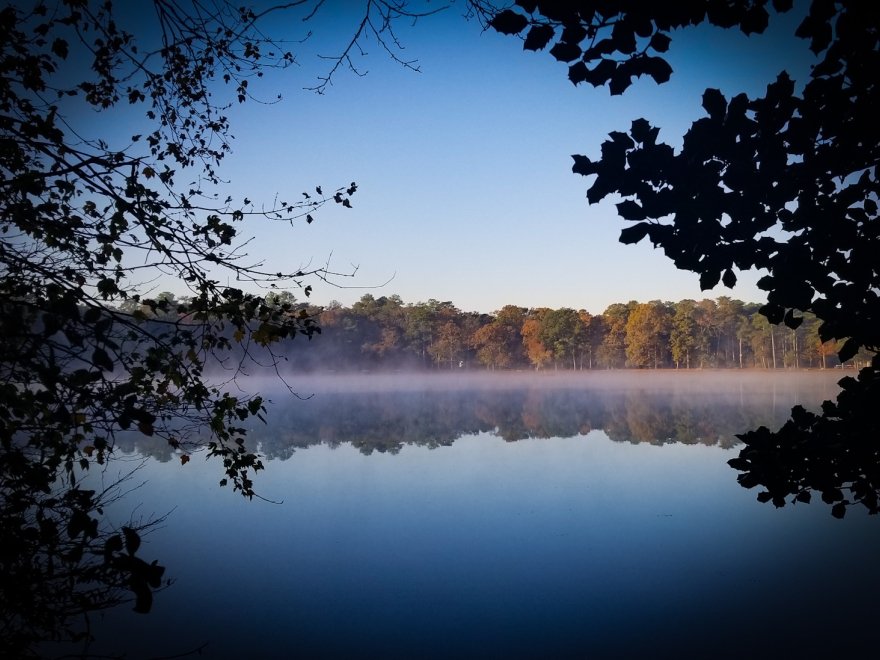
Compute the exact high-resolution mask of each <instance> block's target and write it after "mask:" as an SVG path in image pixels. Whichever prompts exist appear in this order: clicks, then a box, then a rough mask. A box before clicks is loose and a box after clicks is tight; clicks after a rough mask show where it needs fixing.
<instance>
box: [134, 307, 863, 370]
mask: <svg viewBox="0 0 880 660" xmlns="http://www.w3.org/2000/svg"><path fill="white" fill-rule="evenodd" d="M159 299H161V300H162V301H163V302H165V303H166V305H163V309H162V310H155V309H152V310H145V312H146V314H147V316H149V317H153V318H154V319H156V320H157V321H163V320H164V321H165V322H168V321H173V322H175V323H177V322H180V321H185V319H186V318H187V316H188V313H187V310H188V307H187V301H186V300H177V299H175V298H174V296H173V295H172V294H167V293H166V294H160V296H159ZM267 302H268V303H269V304H271V305H277V306H278V307H279V308H283V309H284V310H285V313H287V314H291V315H297V316H299V317H301V318H309V319H314V321H316V323H317V324H318V326H319V327H320V333H316V334H315V335H313V336H312V338H311V341H309V342H308V344H306V343H305V342H303V341H301V340H298V341H293V338H291V339H289V340H287V341H283V342H281V343H280V344H273V345H272V346H271V357H272V358H274V359H275V360H278V361H284V362H286V363H287V365H286V366H288V367H289V368H291V369H292V370H295V371H332V370H337V371H361V370H383V369H387V370H392V369H425V370H430V369H434V370H456V369H463V368H467V369H488V370H504V369H520V370H522V369H536V370H541V369H553V370H589V369H624V368H631V369H669V368H674V369H706V368H735V369H746V368H757V369H798V368H813V369H815V368H822V369H824V368H831V367H837V366H841V363H840V361H839V359H838V357H837V353H838V351H839V348H840V345H839V344H840V342H838V341H835V340H830V341H822V339H821V337H820V335H819V326H820V323H819V321H818V320H817V319H816V317H815V316H813V315H812V314H810V313H806V314H805V315H804V322H803V323H802V324H801V325H799V326H798V327H797V328H788V327H785V326H781V325H780V326H777V325H773V324H771V323H769V322H768V320H767V317H766V316H764V315H763V314H761V313H760V312H759V308H760V305H759V304H757V303H747V302H743V301H741V300H735V299H732V298H729V297H727V296H720V297H719V298H717V299H714V300H713V299H708V298H707V299H703V300H699V301H697V300H691V299H685V300H680V301H678V302H663V301H659V300H654V301H650V302H637V301H634V300H633V301H630V302H627V303H614V304H612V305H609V306H608V307H607V308H606V309H605V310H604V311H603V312H602V313H601V314H593V313H590V312H588V311H587V310H585V309H579V310H575V309H572V308H568V307H562V308H558V309H552V308H549V307H535V308H526V307H519V306H516V305H505V306H504V307H502V308H501V309H500V310H498V311H496V312H495V313H493V314H482V313H479V312H465V311H462V310H461V309H459V308H458V307H456V306H455V305H454V304H453V303H452V302H451V301H443V302H441V301H438V300H434V299H430V300H428V301H427V302H416V303H406V302H404V301H403V300H402V299H401V297H400V296H398V295H391V296H380V297H375V296H373V295H372V294H365V295H364V296H362V297H361V299H360V300H358V301H357V302H355V303H354V304H352V305H351V306H348V307H346V306H344V305H342V304H341V303H338V302H331V303H330V304H328V305H326V306H323V307H319V306H315V305H313V304H311V303H306V302H297V301H296V299H295V297H294V296H293V295H292V294H291V293H290V292H281V293H272V294H270V295H269V296H268V297H267ZM129 311H134V310H129ZM264 350H265V351H269V350H270V348H269V347H266V348H265V349H264ZM862 353H864V354H862ZM862 353H860V354H858V355H856V356H855V358H853V359H852V360H850V361H849V362H847V363H845V365H843V366H850V365H851V366H854V367H855V366H859V365H860V363H864V362H866V361H867V360H869V359H870V357H869V356H868V355H867V353H866V352H864V351H863V352H862ZM262 357H265V356H262ZM257 361H258V362H259V361H261V357H260V356H258V357H257ZM279 364H280V362H279Z"/></svg>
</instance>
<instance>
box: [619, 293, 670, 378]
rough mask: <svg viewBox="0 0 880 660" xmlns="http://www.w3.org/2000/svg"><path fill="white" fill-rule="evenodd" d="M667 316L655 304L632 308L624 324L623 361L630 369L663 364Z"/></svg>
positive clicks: (656, 302) (662, 308) (664, 308)
mask: <svg viewBox="0 0 880 660" xmlns="http://www.w3.org/2000/svg"><path fill="white" fill-rule="evenodd" d="M669 334H670V317H669V312H668V310H667V309H666V306H665V305H664V304H663V303H661V302H659V301H654V302H649V303H642V304H639V305H636V306H635V308H634V309H633V310H632V312H630V314H629V317H628V318H627V321H626V339H625V341H626V359H627V361H628V362H629V364H630V365H631V366H633V367H649V368H652V369H657V368H658V367H661V366H663V365H664V363H665V362H666V355H667V353H668V347H669Z"/></svg>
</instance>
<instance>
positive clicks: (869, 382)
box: [472, 0, 880, 516]
mask: <svg viewBox="0 0 880 660" xmlns="http://www.w3.org/2000/svg"><path fill="white" fill-rule="evenodd" d="M472 4H473V5H474V6H475V7H476V10H477V12H478V13H479V14H480V16H481V17H482V18H483V19H484V20H485V22H486V24H487V25H489V26H491V27H492V28H494V29H495V30H497V31H499V32H501V33H504V34H510V35H520V34H524V41H523V47H524V48H525V49H526V50H534V51H538V50H544V49H547V50H548V52H549V53H550V54H551V55H552V56H553V57H554V58H555V59H557V60H558V61H560V62H563V63H565V65H566V67H567V74H568V78H569V80H570V81H571V82H572V83H574V84H575V85H578V84H581V83H588V84H590V85H592V86H593V87H603V86H606V85H607V88H608V90H609V92H610V93H611V94H621V93H623V92H625V91H626V89H627V88H628V87H629V86H630V85H631V84H632V83H633V81H634V79H635V78H637V77H641V76H649V77H651V78H653V80H654V82H656V83H658V84H663V83H665V82H666V81H668V80H669V78H670V76H671V75H672V73H673V70H672V67H671V66H670V64H669V61H668V60H667V58H666V55H665V54H666V53H667V51H669V50H670V48H672V47H674V46H673V35H674V31H675V30H681V29H688V28H692V27H694V26H699V25H703V24H708V25H709V26H714V27H716V28H720V29H737V30H740V31H742V32H743V33H744V34H747V35H750V34H756V33H761V32H763V31H764V30H765V29H766V28H767V26H768V24H769V22H770V20H771V19H773V18H774V16H773V15H772V14H771V11H772V12H773V13H774V14H775V13H781V12H786V11H789V10H791V8H792V4H793V3H792V0H772V2H770V1H768V0H733V1H727V0H697V1H695V2H688V3H650V4H646V3H627V2H595V1H592V0H582V1H579V2H570V3H559V2H555V1H551V0H517V2H516V4H515V5H514V6H512V7H496V6H495V5H493V4H492V3H491V2H484V1H482V0H473V2H472ZM792 36H793V41H798V40H799V41H800V47H801V48H803V49H804V50H805V51H806V50H809V51H810V52H811V53H812V55H813V57H814V64H813V66H812V67H811V69H810V73H809V75H808V77H807V78H806V79H804V80H801V81H795V80H793V79H792V77H791V75H790V74H789V73H788V72H786V71H781V72H779V74H778V76H777V77H776V79H775V80H772V81H768V85H767V88H766V92H765V93H764V94H763V95H759V96H757V97H754V98H750V97H749V96H748V95H746V94H734V95H730V96H725V95H724V94H722V92H721V91H720V90H718V89H714V88H709V89H706V90H705V92H704V93H703V96H702V99H701V105H702V108H703V110H704V112H705V115H704V116H703V117H702V118H700V119H698V120H697V121H696V122H694V124H693V125H692V126H691V128H690V130H689V131H688V132H687V133H686V134H685V135H684V139H683V144H682V147H681V148H680V149H679V150H678V152H676V150H675V149H674V148H673V147H672V146H670V145H668V144H664V143H662V142H658V136H659V128H658V127H656V126H653V125H652V124H651V122H650V121H649V120H647V119H644V118H642V119H637V120H635V121H633V122H632V124H631V125H630V126H629V127H628V128H624V129H623V130H619V131H614V132H612V133H610V134H609V137H608V139H607V140H606V141H605V142H603V144H602V145H601V153H600V156H599V158H593V157H590V156H585V155H576V156H574V166H573V170H574V172H575V173H577V174H581V175H584V176H586V177H590V180H591V181H590V184H589V187H588V190H587V198H588V201H589V202H590V203H597V202H599V201H601V200H602V199H604V198H606V197H607V196H609V195H620V197H621V201H619V202H618V203H617V210H618V214H619V215H620V216H621V218H622V219H623V220H625V221H627V222H629V223H632V224H631V225H629V226H627V227H626V228H625V229H623V231H622V232H621V237H620V240H621V241H622V242H623V243H637V242H639V241H641V240H643V239H645V238H647V239H648V240H649V241H651V242H652V243H653V244H654V245H655V246H656V247H659V248H661V249H663V250H664V252H665V253H666V255H667V256H668V257H669V258H670V259H671V260H672V261H673V263H674V264H675V265H676V267H678V268H681V269H685V270H690V271H693V272H694V273H696V274H697V275H698V276H699V280H700V285H701V287H702V288H703V289H711V288H713V287H715V286H716V285H717V284H718V283H719V282H721V283H723V284H724V285H726V286H728V287H731V286H733V285H734V284H735V283H736V280H737V274H736V273H737V271H742V270H748V269H751V268H763V269H766V271H767V275H766V276H764V277H763V278H762V279H761V280H760V281H759V286H760V287H761V288H762V289H763V290H765V291H766V292H767V303H766V304H765V305H764V306H763V307H762V309H761V313H762V314H764V315H765V316H766V317H767V319H768V320H769V321H770V322H771V323H772V324H774V325H777V324H780V323H784V324H785V325H786V326H787V327H788V328H791V329H795V328H797V327H798V326H799V325H800V324H801V323H802V322H803V316H802V315H801V313H802V312H807V311H811V312H813V313H814V314H815V315H816V317H817V318H818V319H819V321H820V328H819V334H820V339H821V340H822V341H823V342H825V341H830V340H840V341H842V342H843V343H842V346H841V348H840V351H839V354H838V355H839V358H840V360H841V361H843V362H846V361H847V360H849V359H851V358H853V357H854V356H856V355H857V354H858V353H859V351H860V350H862V349H865V350H866V351H868V353H869V354H870V355H872V356H873V357H872V360H871V364H870V365H869V366H867V367H865V368H864V369H863V370H862V371H861V372H860V373H859V375H858V379H845V380H844V381H841V385H842V387H843V391H842V392H841V394H840V396H839V397H838V399H837V401H836V402H828V403H827V404H826V405H825V406H824V407H823V409H822V412H821V414H818V415H817V414H814V413H807V412H806V411H803V409H800V408H796V409H794V410H793V411H792V413H793V415H792V419H791V420H790V422H789V423H788V424H786V426H785V427H784V428H783V429H781V430H780V431H779V432H778V433H771V432H769V431H767V430H766V429H760V430H758V431H756V432H754V433H749V434H745V435H743V436H742V439H743V440H744V442H745V443H746V444H747V447H746V449H744V450H743V451H742V453H741V456H740V458H739V459H736V460H734V461H731V464H732V465H733V466H734V467H736V468H737V469H739V470H742V471H743V472H744V473H743V474H742V475H741V476H740V483H742V484H743V485H744V486H746V487H753V486H757V485H761V486H762V487H763V490H762V491H761V493H760V495H759V498H760V499H762V500H763V501H772V502H773V503H774V504H775V505H776V506H783V505H784V504H785V503H786V501H789V502H793V501H809V499H810V497H811V493H812V492H821V493H822V497H823V499H824V500H825V501H826V502H828V503H830V504H832V505H833V509H832V512H833V513H834V515H836V516H843V515H844V514H845V511H846V508H847V506H848V505H850V504H853V503H856V502H859V503H861V504H863V505H864V506H865V507H867V508H868V509H869V510H870V511H871V512H872V513H876V512H878V511H880V474H878V473H877V468H876V466H877V465H878V464H880V440H878V438H880V417H878V416H877V414H876V412H875V411H876V410H877V409H878V407H880V387H878V382H880V357H878V354H877V351H878V349H880V293H878V292H880V270H878V269H877V268H876V266H875V264H876V260H877V257H876V255H877V254H878V253H880V223H878V220H877V210H878V198H880V181H878V178H877V176H878V174H877V162H878V158H880V123H878V122H877V121H876V108H877V107H878V105H880V85H878V83H877V76H876V71H877V69H878V67H880V8H878V6H877V5H876V4H875V3H867V2H859V3H856V2H834V1H833V0H813V1H812V2H811V3H810V5H809V10H808V12H807V14H806V16H805V17H804V18H803V20H802V21H801V22H800V24H799V25H798V27H797V28H796V30H795V33H794V35H792ZM695 65H696V63H695ZM685 66H687V65H685ZM700 66H701V64H700ZM772 337H773V335H772V334H771V338H772ZM829 447H835V448H837V449H836V453H835V454H834V456H833V457H831V456H828V455H827V454H828V452H829V449H828V448H829ZM807 458H810V459H814V460H806V459H807ZM817 466H821V467H817ZM818 472H821V474H820V473H818Z"/></svg>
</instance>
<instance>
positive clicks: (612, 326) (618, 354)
mask: <svg viewBox="0 0 880 660" xmlns="http://www.w3.org/2000/svg"><path fill="white" fill-rule="evenodd" d="M636 305H638V303H637V302H636V301H634V300H631V301H630V302H628V303H626V304H624V303H613V304H611V305H609V306H608V307H607V308H606V309H605V311H604V312H602V319H603V321H604V325H605V336H604V338H603V340H602V344H601V345H600V346H599V360H600V362H601V363H602V364H603V365H604V366H605V367H607V368H609V369H622V368H623V367H625V366H626V324H627V321H628V320H629V315H630V312H631V311H632V310H633V309H634V308H635V306H636Z"/></svg>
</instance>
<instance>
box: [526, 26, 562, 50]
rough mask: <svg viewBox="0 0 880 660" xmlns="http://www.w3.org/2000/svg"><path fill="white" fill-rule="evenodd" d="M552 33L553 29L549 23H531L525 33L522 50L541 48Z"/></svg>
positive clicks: (553, 32) (551, 36) (550, 37)
mask: <svg viewBox="0 0 880 660" xmlns="http://www.w3.org/2000/svg"><path fill="white" fill-rule="evenodd" d="M554 34H555V31H554V30H553V27H552V26H550V25H533V26H532V28H531V29H530V30H529V32H528V34H527V35H526V40H525V43H523V50H543V49H544V48H545V47H546V46H547V44H548V43H550V40H551V39H552V38H553V35H554Z"/></svg>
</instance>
